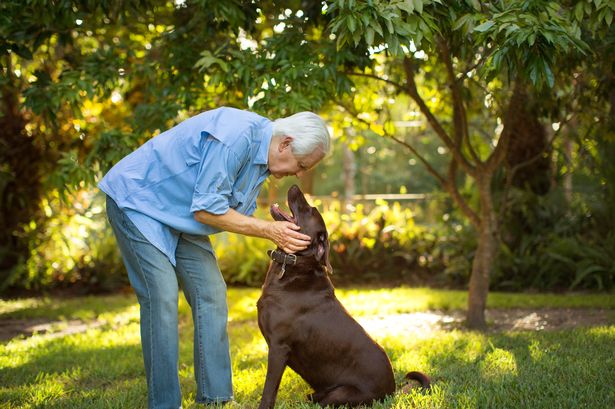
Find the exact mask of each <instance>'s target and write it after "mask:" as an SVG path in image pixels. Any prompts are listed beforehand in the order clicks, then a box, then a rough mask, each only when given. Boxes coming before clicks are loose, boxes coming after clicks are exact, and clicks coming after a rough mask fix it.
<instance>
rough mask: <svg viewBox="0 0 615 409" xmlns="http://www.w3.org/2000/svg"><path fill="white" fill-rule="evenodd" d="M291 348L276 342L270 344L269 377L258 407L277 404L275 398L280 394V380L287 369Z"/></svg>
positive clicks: (268, 407) (261, 408)
mask: <svg viewBox="0 0 615 409" xmlns="http://www.w3.org/2000/svg"><path fill="white" fill-rule="evenodd" d="M289 352H290V348H289V347H288V346H287V345H281V344H277V345H276V344H274V343H271V344H270V345H269V356H268V357H267V377H266V378H265V387H264V388H263V396H262V398H261V403H260V405H258V409H272V408H273V406H274V405H275V399H276V396H277V395H278V388H279V387H280V381H281V380H282V375H283V374H284V369H286V362H287V360H288V354H289Z"/></svg>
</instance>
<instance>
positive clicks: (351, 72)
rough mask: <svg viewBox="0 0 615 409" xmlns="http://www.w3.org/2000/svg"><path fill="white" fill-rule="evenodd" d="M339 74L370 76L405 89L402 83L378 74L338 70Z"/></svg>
mask: <svg viewBox="0 0 615 409" xmlns="http://www.w3.org/2000/svg"><path fill="white" fill-rule="evenodd" d="M340 74H345V75H352V76H355V77H364V78H372V79H375V80H378V81H382V82H385V83H387V84H389V85H392V86H394V87H395V88H397V89H398V90H400V91H403V90H405V87H404V86H403V85H402V84H399V83H397V82H395V81H391V80H388V79H386V78H382V77H379V76H377V75H375V74H366V73H364V72H355V71H344V72H340Z"/></svg>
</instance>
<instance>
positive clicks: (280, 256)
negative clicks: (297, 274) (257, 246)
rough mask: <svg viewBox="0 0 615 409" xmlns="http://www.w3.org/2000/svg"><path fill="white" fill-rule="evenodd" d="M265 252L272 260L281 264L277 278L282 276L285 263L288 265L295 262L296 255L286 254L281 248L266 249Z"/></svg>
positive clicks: (284, 270) (292, 264)
mask: <svg viewBox="0 0 615 409" xmlns="http://www.w3.org/2000/svg"><path fill="white" fill-rule="evenodd" d="M267 254H269V257H271V259H272V260H273V261H275V262H276V263H280V264H282V270H280V273H279V274H278V280H279V279H281V278H282V277H283V276H284V273H285V272H286V265H287V264H288V265H290V266H294V265H295V264H297V256H296V255H294V254H288V253H285V252H283V251H282V250H268V251H267Z"/></svg>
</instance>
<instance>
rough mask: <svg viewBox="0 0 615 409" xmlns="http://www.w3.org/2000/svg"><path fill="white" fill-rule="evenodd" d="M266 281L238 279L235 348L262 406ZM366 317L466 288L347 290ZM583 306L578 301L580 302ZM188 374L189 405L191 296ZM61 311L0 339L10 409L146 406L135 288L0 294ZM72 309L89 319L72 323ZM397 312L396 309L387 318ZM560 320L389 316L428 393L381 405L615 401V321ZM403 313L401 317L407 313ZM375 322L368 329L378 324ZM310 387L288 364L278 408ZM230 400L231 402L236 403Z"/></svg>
mask: <svg viewBox="0 0 615 409" xmlns="http://www.w3.org/2000/svg"><path fill="white" fill-rule="evenodd" d="M258 295H259V291H258V290H256V289H230V290H229V306H230V323H229V331H230V337H231V348H232V350H231V354H232V357H233V372H234V387H235V399H236V402H235V403H233V404H231V405H229V406H226V407H228V408H254V407H256V406H257V405H258V401H259V398H260V393H261V389H262V386H263V382H264V377H265V367H266V356H267V347H266V344H265V342H264V340H263V339H262V337H261V334H260V332H259V330H258V326H257V324H256V299H257V298H258ZM338 296H339V298H340V299H341V300H342V302H343V303H344V304H345V305H346V307H347V308H348V310H349V311H350V312H351V313H352V314H353V315H354V316H355V317H357V318H359V319H360V320H365V322H369V321H370V319H373V318H374V317H376V318H386V317H392V320H393V321H392V322H395V321H394V320H395V317H400V318H403V319H407V317H408V316H409V314H408V313H412V312H420V311H428V310H439V311H455V310H458V309H462V308H463V307H464V306H465V302H466V298H465V293H464V292H458V291H438V290H428V289H410V288H396V289H388V290H384V289H383V290H373V289H372V290H366V289H347V290H338ZM489 308H490V309H503V308H528V309H534V308H536V309H537V308H574V309H578V308H602V309H608V310H610V311H609V313H610V316H611V318H612V317H613V313H614V312H615V297H614V296H613V295H612V294H608V295H581V294H578V295H537V294H534V295H528V294H498V293H494V294H491V295H490V299H489ZM579 311H580V310H579ZM180 313H181V327H180V334H181V340H182V343H181V350H180V354H181V356H180V379H181V383H182V392H183V396H184V402H183V407H184V408H196V407H197V406H196V405H195V404H194V395H195V385H194V382H193V375H192V370H193V367H192V323H191V318H190V314H189V309H188V307H187V304H186V302H185V300H184V299H183V298H182V299H181V305H180ZM9 319H12V320H14V319H32V320H37V322H41V321H42V320H50V321H54V322H56V324H54V325H53V326H52V327H51V329H50V330H49V331H47V332H46V333H40V334H34V335H32V336H29V337H26V336H20V337H18V338H13V339H12V340H8V341H4V342H3V343H0V408H43V407H44V408H143V407H145V406H146V397H145V395H146V390H145V379H144V375H143V365H142V361H141V351H140V344H139V325H138V306H137V305H136V302H135V298H134V297H133V296H131V295H113V296H104V297H83V298H70V299H54V298H44V299H23V300H16V301H0V320H4V321H6V320H9ZM71 320H80V321H82V322H86V323H89V324H91V325H90V326H89V328H88V329H86V330H83V331H78V332H76V333H70V332H69V331H67V329H68V327H69V324H68V323H70V322H71ZM389 321H390V320H389ZM609 322H610V324H608V325H607V324H605V325H602V326H595V327H588V328H582V327H580V328H576V329H567V330H558V331H514V332H513V331H490V332H488V333H486V334H482V333H476V332H470V331H465V330H463V329H460V328H454V329H448V330H440V329H436V330H429V331H423V332H421V331H406V330H405V329H404V330H400V328H408V323H407V322H406V323H404V324H405V325H400V326H395V325H392V326H391V325H389V326H387V327H385V328H384V329H382V328H381V329H379V330H377V331H371V332H372V335H373V337H374V338H375V339H377V341H378V342H380V343H381V345H383V347H384V348H385V349H386V351H387V353H388V354H389V357H390V358H391V361H392V362H393V367H394V370H395V374H396V376H397V378H398V379H399V380H400V381H401V378H402V377H403V375H404V374H405V373H406V372H407V371H410V370H421V371H423V372H426V373H428V374H429V375H430V376H431V377H432V378H433V381H434V387H433V390H432V392H431V393H430V394H427V395H421V394H420V393H418V392H412V393H410V394H402V393H397V394H395V395H394V396H391V397H390V398H389V399H387V400H386V401H385V402H382V403H377V404H375V405H374V407H375V408H406V407H416V408H479V407H480V408H549V409H551V408H612V407H615V389H614V388H613V385H615V324H613V323H614V322H615V321H614V320H612V319H611V320H610V321H609ZM400 324H401V323H400ZM370 329H371V328H368V330H370ZM309 392H310V390H309V387H308V386H307V385H306V384H305V383H304V382H303V381H302V380H301V379H300V378H299V377H298V376H297V375H295V374H294V373H293V372H292V371H290V370H287V372H286V373H285V375H284V378H283V380H282V384H281V386H280V393H279V396H278V406H277V407H279V408H305V409H308V408H316V406H314V405H309V404H307V403H305V395H306V394H307V393H309ZM226 407H225V408H226Z"/></svg>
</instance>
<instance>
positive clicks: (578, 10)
mask: <svg viewBox="0 0 615 409" xmlns="http://www.w3.org/2000/svg"><path fill="white" fill-rule="evenodd" d="M574 16H575V17H576V19H577V21H581V20H583V3H582V2H579V3H577V5H576V6H575V7H574Z"/></svg>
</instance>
